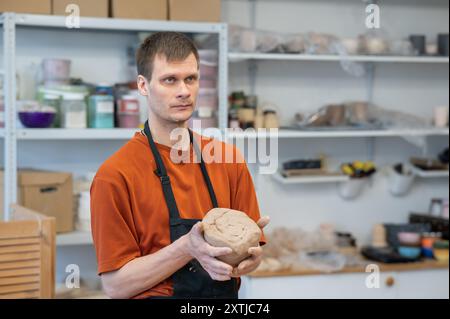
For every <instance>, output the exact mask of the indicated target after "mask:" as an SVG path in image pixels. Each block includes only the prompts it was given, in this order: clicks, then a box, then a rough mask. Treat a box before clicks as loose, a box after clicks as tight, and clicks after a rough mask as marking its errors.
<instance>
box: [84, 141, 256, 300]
mask: <svg viewBox="0 0 450 319" xmlns="http://www.w3.org/2000/svg"><path fill="white" fill-rule="evenodd" d="M194 136H195V139H196V141H197V144H200V143H199V140H200V135H197V134H194ZM211 141H212V142H213V143H214V144H209V145H210V146H211V145H214V146H215V147H217V146H218V147H220V148H221V152H222V154H220V153H219V155H218V156H219V157H220V156H222V157H221V158H222V159H224V158H225V151H228V152H229V151H234V152H235V153H236V154H237V157H238V158H240V159H242V155H240V153H239V152H238V151H237V149H236V148H235V147H234V146H232V145H229V144H225V143H222V142H219V141H217V140H215V139H208V138H205V137H201V149H202V150H204V148H205V145H206V144H207V143H209V142H211ZM156 146H157V148H158V150H159V152H160V154H161V158H162V160H163V162H164V165H165V166H166V169H167V173H168V175H169V176H170V179H171V183H172V188H173V193H174V196H175V200H176V203H177V206H178V209H179V211H180V216H181V218H185V219H203V217H204V216H205V214H206V213H207V212H208V211H210V210H211V209H212V208H213V205H212V203H211V199H210V196H209V193H208V188H207V186H206V183H205V180H204V178H203V175H202V173H201V169H200V165H199V164H198V163H192V162H191V163H179V164H176V163H174V162H173V161H171V159H170V151H171V149H170V147H168V146H165V145H161V144H157V143H156ZM217 149H218V148H213V150H212V151H210V150H211V148H209V149H208V150H209V151H210V154H214V150H217ZM205 152H206V151H205ZM216 155H217V154H216ZM192 156H193V150H192V147H191V150H190V157H191V159H192ZM206 167H207V171H208V174H209V176H210V179H211V183H212V185H213V188H214V191H215V193H216V197H217V201H218V205H219V207H223V208H231V209H235V210H239V211H243V212H245V213H247V214H248V215H249V217H250V218H252V219H253V220H255V221H257V220H258V219H259V218H260V213H259V207H258V202H257V198H256V194H255V190H254V186H253V181H252V178H251V175H250V173H249V171H248V168H247V165H246V164H245V162H243V160H242V161H240V162H236V161H234V162H233V163H223V162H222V163H214V162H213V163H209V164H208V163H206ZM155 169H156V163H155V161H154V158H153V154H152V153H151V150H150V147H149V144H148V141H147V137H146V136H144V135H143V134H141V133H136V134H135V135H134V137H133V138H132V139H131V140H130V141H129V142H127V143H126V144H125V145H124V146H123V147H122V148H120V149H119V150H118V151H117V152H116V153H115V154H113V155H112V156H111V157H110V158H109V159H107V160H106V161H105V162H104V163H103V165H102V166H101V167H100V168H99V170H98V172H97V175H96V176H95V178H94V181H93V183H92V186H91V217H92V225H91V227H92V235H93V240H94V246H95V249H96V254H97V262H98V273H99V274H101V273H105V272H110V271H114V270H118V269H120V268H121V267H123V266H124V265H125V264H127V263H128V262H130V261H131V260H133V259H134V258H137V257H141V256H145V255H149V254H152V253H155V252H157V251H158V250H160V249H162V248H164V247H165V246H168V245H170V243H171V242H170V228H169V211H168V209H167V206H166V202H165V199H164V195H163V191H162V187H161V181H160V179H159V178H158V177H157V176H156V175H155V173H154V170H155ZM261 241H262V242H264V236H263V238H261ZM172 295H173V284H172V281H171V279H170V278H169V279H167V280H164V281H163V282H161V283H159V284H158V285H156V286H154V287H152V288H150V289H149V290H147V291H145V292H143V293H141V294H139V295H137V296H135V298H144V297H149V296H172Z"/></svg>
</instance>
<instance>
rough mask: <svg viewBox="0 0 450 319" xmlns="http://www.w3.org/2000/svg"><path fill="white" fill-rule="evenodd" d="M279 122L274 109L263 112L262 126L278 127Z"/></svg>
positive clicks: (268, 127)
mask: <svg viewBox="0 0 450 319" xmlns="http://www.w3.org/2000/svg"><path fill="white" fill-rule="evenodd" d="M279 127H280V124H279V122H278V116H277V113H276V112H275V111H270V110H268V111H265V112H264V128H266V129H271V128H279Z"/></svg>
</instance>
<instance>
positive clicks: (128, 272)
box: [102, 236, 192, 298]
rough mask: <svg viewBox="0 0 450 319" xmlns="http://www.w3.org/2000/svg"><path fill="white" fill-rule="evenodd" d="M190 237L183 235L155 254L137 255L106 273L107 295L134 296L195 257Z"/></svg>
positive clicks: (105, 285) (115, 296)
mask: <svg viewBox="0 0 450 319" xmlns="http://www.w3.org/2000/svg"><path fill="white" fill-rule="evenodd" d="M186 240H188V238H187V237H186V236H183V237H181V238H180V239H178V240H177V241H175V242H174V243H172V244H171V245H169V246H167V247H164V248H163V249H161V250H159V251H158V252H156V253H154V254H151V255H147V256H143V257H139V258H136V259H133V260H132V261H130V262H129V263H127V264H126V265H124V266H123V267H122V268H120V269H119V270H117V271H114V272H111V273H105V274H103V275H102V282H103V286H104V289H105V292H106V293H107V295H109V296H110V297H112V298H131V297H133V296H136V295H138V294H139V293H141V292H143V291H146V290H148V289H150V288H152V287H154V286H156V285H157V284H158V283H160V282H161V281H163V280H165V279H167V278H169V277H170V276H171V275H172V274H173V273H175V272H176V271H177V270H179V269H180V268H182V267H183V266H185V265H186V264H187V263H188V262H189V261H190V260H191V259H192V256H190V255H189V253H188V252H187V249H186V246H187V243H186Z"/></svg>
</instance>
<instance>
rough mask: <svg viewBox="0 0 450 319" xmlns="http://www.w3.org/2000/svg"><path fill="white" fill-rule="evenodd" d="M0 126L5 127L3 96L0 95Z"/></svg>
mask: <svg viewBox="0 0 450 319" xmlns="http://www.w3.org/2000/svg"><path fill="white" fill-rule="evenodd" d="M0 127H5V105H4V104H3V96H0Z"/></svg>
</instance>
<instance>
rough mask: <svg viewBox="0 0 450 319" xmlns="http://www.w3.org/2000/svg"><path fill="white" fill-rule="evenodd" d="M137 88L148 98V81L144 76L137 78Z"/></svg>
mask: <svg viewBox="0 0 450 319" xmlns="http://www.w3.org/2000/svg"><path fill="white" fill-rule="evenodd" d="M137 87H138V90H139V93H140V94H141V95H143V96H148V95H149V94H148V86H147V80H146V79H145V77H143V76H142V75H138V78H137Z"/></svg>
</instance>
